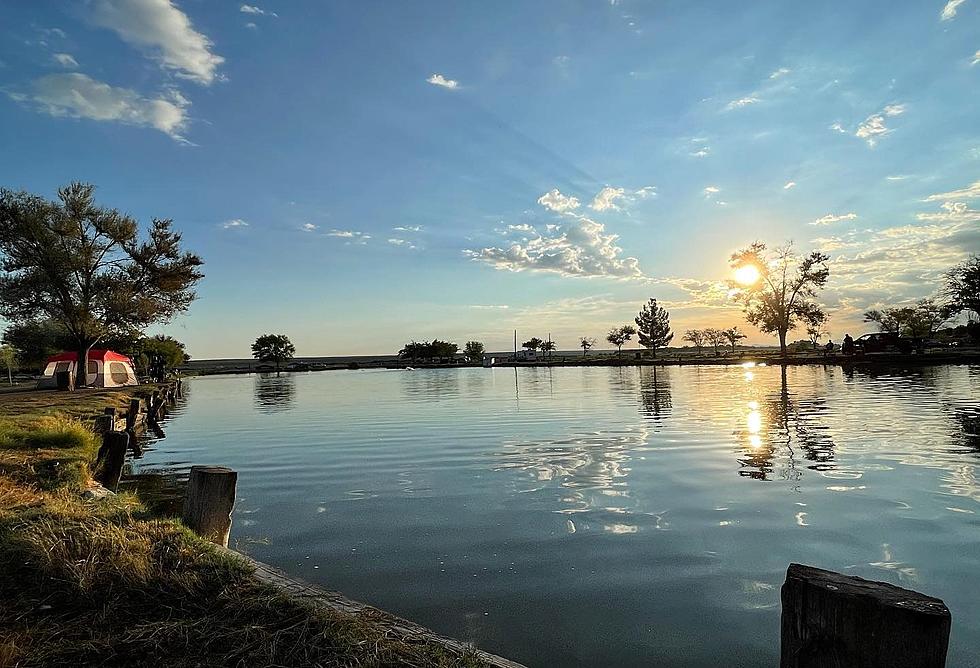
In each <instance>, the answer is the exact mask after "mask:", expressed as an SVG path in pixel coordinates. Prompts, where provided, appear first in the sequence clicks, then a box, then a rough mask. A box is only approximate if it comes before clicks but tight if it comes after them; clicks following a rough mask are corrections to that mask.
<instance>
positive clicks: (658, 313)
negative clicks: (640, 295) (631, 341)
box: [633, 298, 674, 357]
mask: <svg viewBox="0 0 980 668" xmlns="http://www.w3.org/2000/svg"><path fill="white" fill-rule="evenodd" d="M633 320H634V322H636V332H637V337H638V338H639V340H640V345H641V346H643V347H644V348H649V349H650V350H651V351H652V352H653V356H654V357H656V356H657V348H663V347H665V346H667V345H668V344H669V343H670V342H671V341H672V340H673V338H674V335H673V334H672V333H671V331H670V313H668V312H667V309H665V308H664V307H662V306H657V300H656V299H653V298H651V299H650V300H649V301H648V302H647V303H646V304H644V305H643V308H642V309H640V312H639V314H637V316H636V317H635V318H634V319H633Z"/></svg>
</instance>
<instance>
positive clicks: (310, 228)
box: [299, 223, 320, 232]
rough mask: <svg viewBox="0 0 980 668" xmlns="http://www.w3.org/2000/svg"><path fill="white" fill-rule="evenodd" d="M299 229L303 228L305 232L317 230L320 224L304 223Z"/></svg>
mask: <svg viewBox="0 0 980 668" xmlns="http://www.w3.org/2000/svg"><path fill="white" fill-rule="evenodd" d="M299 229H301V230H303V231H304V232H316V231H317V230H318V229H320V226H319V225H314V224H313V223H303V225H302V226H301V227H300V228H299Z"/></svg>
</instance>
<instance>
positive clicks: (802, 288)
mask: <svg viewBox="0 0 980 668" xmlns="http://www.w3.org/2000/svg"><path fill="white" fill-rule="evenodd" d="M828 260H830V256H828V255H826V254H825V253H821V252H819V251H814V252H812V253H810V254H809V255H807V256H805V257H803V258H799V257H797V255H796V253H795V252H794V251H793V245H792V244H787V245H785V246H782V247H780V248H776V249H773V250H770V249H769V248H768V247H767V246H766V244H764V243H761V242H758V241H757V242H755V243H753V244H752V245H750V246H748V247H746V248H743V249H741V250H739V251H737V252H735V253H733V254H732V256H731V258H730V260H729V262H730V264H731V266H732V268H733V269H735V270H736V271H738V270H743V271H744V269H746V268H749V267H751V268H754V271H751V272H750V273H748V272H747V273H743V274H742V275H744V276H752V279H751V280H747V281H744V282H732V284H731V287H732V288H733V289H734V290H735V293H734V298H735V300H736V301H737V302H739V303H741V304H742V307H743V308H744V310H745V319H746V320H748V321H749V323H751V324H752V325H755V326H756V327H758V328H759V330H760V331H763V332H766V333H767V334H776V335H777V336H778V337H779V351H780V353H781V354H782V355H785V354H786V333H787V332H789V331H790V330H791V329H795V328H796V327H797V325H798V324H799V322H800V320H801V319H802V318H803V316H804V315H805V314H806V313H808V312H811V311H812V310H813V309H814V308H816V304H815V303H814V301H813V300H814V299H816V296H817V292H818V291H819V290H821V289H823V287H824V286H825V285H826V284H827V279H828V278H829V277H830V268H829V267H828V266H827V262H828ZM740 273H741V272H740Z"/></svg>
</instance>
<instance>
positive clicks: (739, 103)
mask: <svg viewBox="0 0 980 668" xmlns="http://www.w3.org/2000/svg"><path fill="white" fill-rule="evenodd" d="M758 101H759V98H757V97H756V96H755V95H749V96H747V97H742V98H739V99H737V100H732V101H731V102H729V103H728V104H727V105H725V110H726V111H731V110H732V109H741V108H742V107H747V106H749V105H750V104H755V103H756V102H758Z"/></svg>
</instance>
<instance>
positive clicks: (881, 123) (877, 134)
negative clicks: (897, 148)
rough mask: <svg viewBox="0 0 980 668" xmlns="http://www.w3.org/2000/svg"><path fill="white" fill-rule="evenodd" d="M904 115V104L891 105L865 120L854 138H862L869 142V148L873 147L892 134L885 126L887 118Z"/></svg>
mask: <svg viewBox="0 0 980 668" xmlns="http://www.w3.org/2000/svg"><path fill="white" fill-rule="evenodd" d="M903 113H905V105H904V104H890V105H888V106H887V107H885V108H884V109H882V110H881V111H880V112H878V113H877V114H872V115H870V116H868V117H867V118H866V119H864V122H863V123H861V125H859V126H858V129H857V132H855V133H854V136H855V137H860V138H861V139H863V140H865V141H866V142H868V146H872V147H873V146H874V145H875V144H876V143H877V142H878V140H879V139H880V138H881V137H884V136H885V135H887V134H889V133H891V132H892V130H891V129H890V128H888V127H887V126H886V125H885V118H886V117H888V116H899V115H901V114H903Z"/></svg>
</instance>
